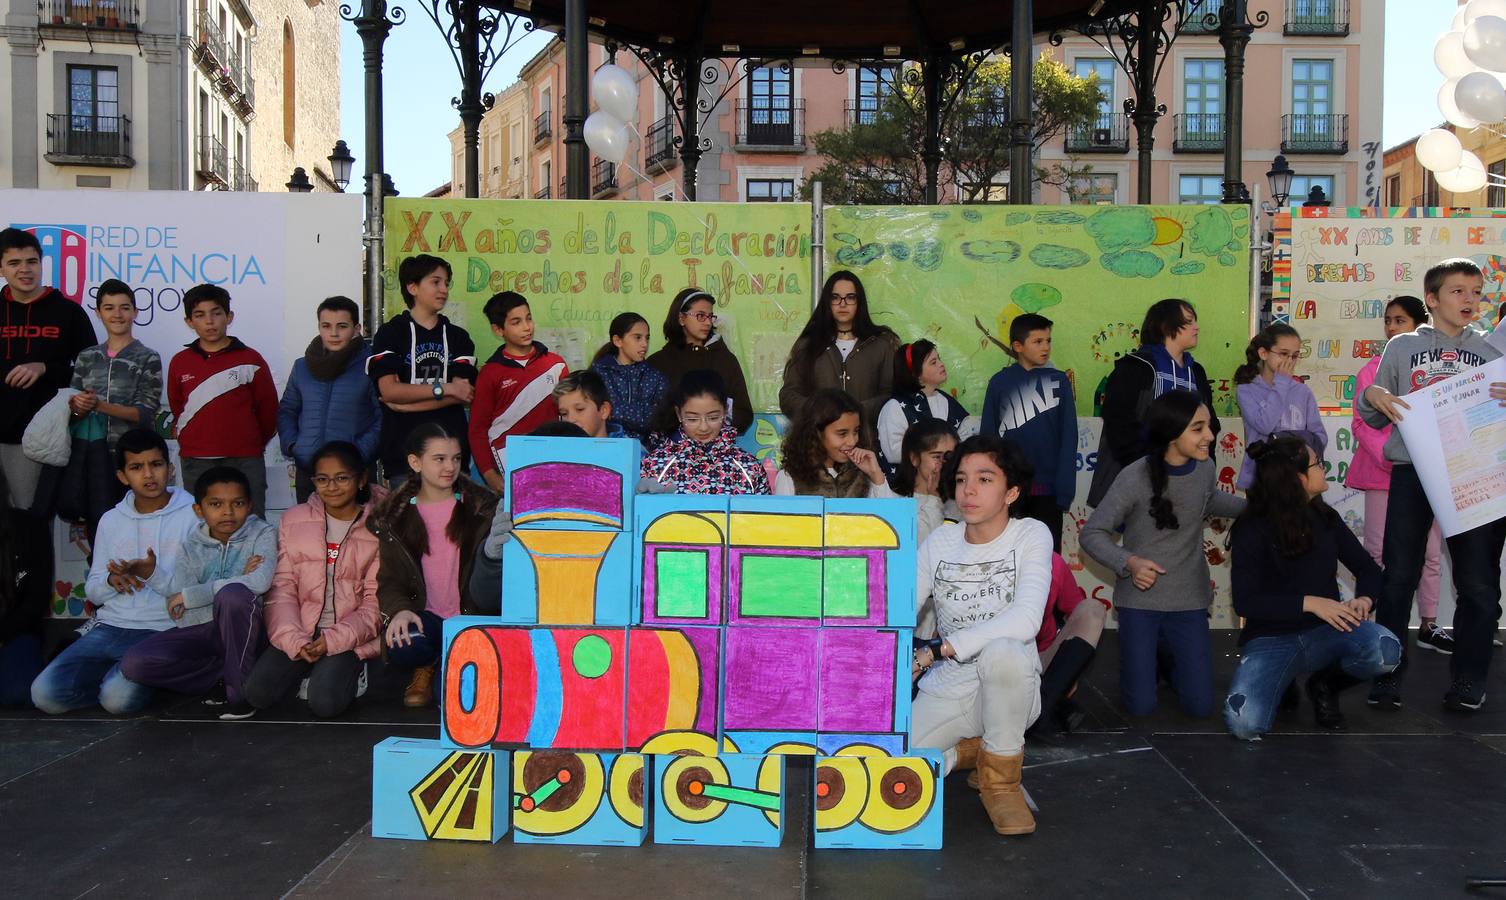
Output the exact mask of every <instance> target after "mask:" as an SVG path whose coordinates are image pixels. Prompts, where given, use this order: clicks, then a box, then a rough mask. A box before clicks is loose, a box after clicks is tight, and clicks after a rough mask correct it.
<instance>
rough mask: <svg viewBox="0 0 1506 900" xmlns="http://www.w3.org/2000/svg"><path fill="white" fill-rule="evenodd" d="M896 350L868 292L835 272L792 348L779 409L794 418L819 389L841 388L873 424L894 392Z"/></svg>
mask: <svg viewBox="0 0 1506 900" xmlns="http://www.w3.org/2000/svg"><path fill="white" fill-rule="evenodd" d="M898 349H899V337H898V336H896V335H895V333H894V332H893V331H890V330H889V329H888V328H887V327H885V326H883V325H879V324H878V323H876V322H874V321H873V317H872V315H870V314H869V311H868V294H867V292H866V291H864V290H863V282H862V281H861V280H859V279H858V276H856V275H854V274H853V273H851V272H846V271H838V272H833V273H831V275H829V276H828V277H827V279H826V284H824V285H822V287H821V302H820V303H818V304H816V307H815V308H814V309H812V310H811V316H810V319H809V320H807V321H806V323H805V328H803V329H802V330H801V332H800V336H799V337H797V338H796V339H795V344H794V346H793V347H791V348H790V356H789V359H788V361H786V362H785V365H784V386H783V387H781V388H780V389H779V409H780V411H781V412H783V413H784V414H785V416H787V417H788V418H790V419H791V420H794V419H796V418H797V417H799V415H800V411H801V410H802V409H804V408H805V401H806V400H808V399H809V398H810V396H811V395H812V394H814V393H815V392H816V391H819V390H825V389H832V390H841V391H846V392H847V393H848V395H849V396H851V397H852V398H853V399H854V400H856V401H858V403H859V404H861V405H862V407H863V413H864V416H863V418H864V420H865V421H866V422H867V423H868V427H869V428H870V429H871V428H872V427H873V423H874V422H875V421H876V420H877V419H878V413H879V410H880V409H882V408H883V406H884V404H885V403H887V402H889V398H890V396H892V395H893V393H894V354H895V352H896V351H897V350H898ZM869 439H870V440H871V439H872V432H871V431H870V433H869Z"/></svg>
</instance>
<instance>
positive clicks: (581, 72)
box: [562, 0, 591, 200]
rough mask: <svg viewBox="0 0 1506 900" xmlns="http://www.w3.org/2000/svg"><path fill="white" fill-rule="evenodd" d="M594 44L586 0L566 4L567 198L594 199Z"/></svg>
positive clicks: (565, 121) (565, 116) (564, 119)
mask: <svg viewBox="0 0 1506 900" xmlns="http://www.w3.org/2000/svg"><path fill="white" fill-rule="evenodd" d="M590 52H591V42H590V37H589V34H588V33H587V31H586V0H566V2H565V114H564V116H563V117H562V120H563V122H564V125H565V197H566V198H568V199H570V200H586V199H589V198H590V196H591V150H590V148H589V147H587V146H586V132H585V125H586V109H587V108H588V107H589V106H590V97H589V96H587V95H588V94H589V93H590V91H591V66H590V59H589V54H590Z"/></svg>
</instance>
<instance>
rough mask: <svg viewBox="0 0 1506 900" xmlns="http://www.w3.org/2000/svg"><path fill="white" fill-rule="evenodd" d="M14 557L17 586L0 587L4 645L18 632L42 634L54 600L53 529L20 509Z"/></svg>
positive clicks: (14, 522) (15, 514)
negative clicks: (50, 604) (7, 592)
mask: <svg viewBox="0 0 1506 900" xmlns="http://www.w3.org/2000/svg"><path fill="white" fill-rule="evenodd" d="M8 524H9V525H10V531H11V540H12V541H13V542H14V543H13V544H12V547H11V552H12V553H13V554H14V558H13V559H12V560H11V566H12V567H13V570H12V571H13V576H12V577H14V578H15V582H16V583H15V587H14V590H13V591H11V592H10V593H9V594H8V595H7V594H6V593H5V592H3V591H0V647H3V646H5V645H6V644H9V643H10V642H11V640H13V639H14V638H15V637H16V636H17V635H21V634H40V633H41V631H42V620H43V619H45V618H46V617H47V607H48V604H49V603H50V602H51V601H52V531H51V529H50V528H48V527H47V523H45V522H43V521H42V520H41V519H39V518H37V517H36V516H33V515H32V514H31V513H28V512H22V511H21V510H19V509H13V510H11V511H10V522H9V523H8Z"/></svg>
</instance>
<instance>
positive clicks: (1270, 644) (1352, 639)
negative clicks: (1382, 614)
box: [1224, 622, 1401, 741]
mask: <svg viewBox="0 0 1506 900" xmlns="http://www.w3.org/2000/svg"><path fill="white" fill-rule="evenodd" d="M1399 662H1401V641H1400V640H1398V639H1397V637H1396V635H1394V634H1392V633H1391V632H1389V631H1387V630H1386V629H1385V628H1382V627H1381V626H1379V625H1377V624H1375V623H1374V622H1361V623H1360V624H1359V627H1357V628H1355V629H1354V630H1353V631H1339V630H1338V629H1337V628H1333V627H1331V626H1329V625H1318V626H1316V627H1314V628H1309V629H1307V630H1306V631H1299V632H1294V633H1292V634H1273V635H1269V636H1267V637H1258V638H1255V639H1254V640H1252V641H1250V642H1249V643H1247V644H1245V645H1244V647H1242V648H1241V649H1240V651H1239V668H1237V669H1235V670H1234V681H1233V683H1232V684H1230V685H1229V696H1228V698H1227V699H1226V700H1224V724H1225V725H1226V726H1228V728H1229V733H1230V734H1232V735H1234V736H1235V737H1237V738H1240V739H1241V740H1246V741H1251V740H1255V739H1257V738H1259V737H1260V736H1261V735H1262V734H1265V733H1266V732H1267V731H1270V730H1271V722H1272V720H1274V719H1275V717H1276V707H1277V706H1279V705H1280V703H1281V695H1282V694H1283V693H1285V692H1286V687H1287V685H1289V684H1291V683H1292V680H1293V679H1295V678H1297V677H1298V676H1300V675H1305V674H1307V673H1310V672H1321V671H1323V670H1324V669H1326V668H1328V667H1329V666H1332V665H1335V664H1337V665H1338V666H1339V667H1341V668H1342V669H1343V670H1344V672H1345V674H1347V675H1349V676H1351V677H1353V678H1356V679H1359V680H1368V679H1370V678H1374V677H1375V676H1377V675H1381V674H1384V673H1386V672H1390V671H1391V670H1393V669H1395V668H1396V666H1397V664H1398V663H1399Z"/></svg>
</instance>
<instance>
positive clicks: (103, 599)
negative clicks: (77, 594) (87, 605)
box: [84, 488, 199, 631]
mask: <svg viewBox="0 0 1506 900" xmlns="http://www.w3.org/2000/svg"><path fill="white" fill-rule="evenodd" d="M198 521H199V517H198V516H197V515H195V514H194V511H193V496H192V495H191V494H189V493H188V492H187V491H182V490H178V489H177V488H168V500H167V505H166V506H164V507H162V508H161V509H159V510H157V511H156V512H153V513H145V514H143V513H140V512H137V511H136V495H135V494H133V493H129V492H128V493H127V494H126V495H125V497H124V498H123V499H122V500H121V501H120V502H119V503H118V504H116V505H115V508H114V509H112V510H110V511H109V512H106V513H105V514H104V516H103V517H101V518H100V520H99V531H98V532H97V534H96V535H95V538H94V564H93V565H91V566H90V567H89V580H88V581H87V582H85V584H84V596H86V597H88V598H89V601H90V602H91V603H93V604H94V605H95V606H97V607H99V612H98V613H96V614H95V618H96V619H98V620H99V621H100V622H103V623H104V624H106V625H113V626H115V627H116V628H144V629H150V630H152V631H166V630H167V629H169V628H171V627H173V620H172V619H170V618H168V615H167V598H166V597H164V596H163V595H162V594H161V593H160V592H158V591H155V590H153V589H152V588H150V587H143V588H142V589H140V590H138V591H136V592H135V593H134V594H122V593H119V592H118V591H116V590H115V589H114V588H112V587H110V582H109V577H110V571H109V569H108V566H109V564H110V561H111V560H115V559H124V560H132V559H142V558H144V557H145V556H146V551H147V548H151V549H152V550H154V551H155V552H156V554H157V572H159V573H162V572H170V571H171V570H172V568H173V567H174V566H175V565H177V562H178V554H179V550H180V549H181V548H182V546H183V541H184V539H186V538H187V537H188V534H189V532H191V531H193V528H194V526H195V525H196V524H198ZM154 574H155V573H154ZM153 580H154V581H156V580H157V579H155V578H154V579H153ZM159 583H160V582H159Z"/></svg>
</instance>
